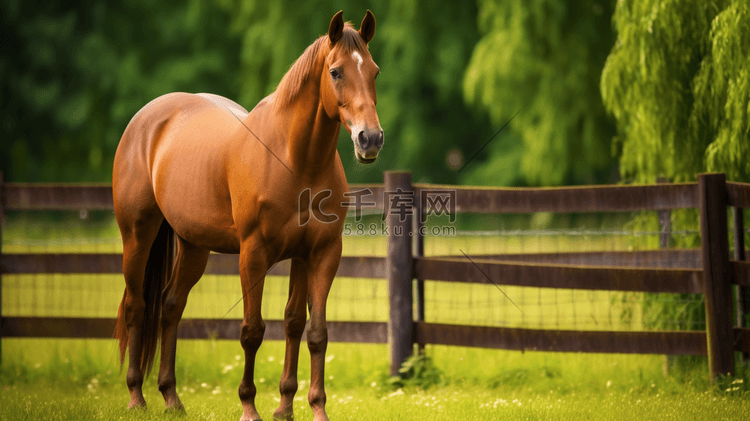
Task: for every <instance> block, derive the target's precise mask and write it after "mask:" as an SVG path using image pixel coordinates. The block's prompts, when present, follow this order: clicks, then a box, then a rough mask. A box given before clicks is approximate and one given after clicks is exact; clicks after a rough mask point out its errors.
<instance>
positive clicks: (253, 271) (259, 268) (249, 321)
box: [239, 247, 269, 421]
mask: <svg viewBox="0 0 750 421" xmlns="http://www.w3.org/2000/svg"><path fill="white" fill-rule="evenodd" d="M268 267H269V264H268V260H267V258H266V256H265V253H264V252H262V251H258V250H254V249H253V248H252V247H243V248H242V250H241V251H240V281H241V283H242V302H243V305H244V317H243V320H242V328H241V331H240V343H241V344H242V349H243V350H244V351H245V371H244V373H243V375H242V382H241V383H240V388H239V396H240V401H241V403H242V418H240V421H251V420H260V419H261V418H260V414H258V410H257V408H256V407H255V394H256V392H257V389H256V388H255V381H254V378H253V376H254V373H255V355H256V353H257V352H258V348H260V344H261V343H262V342H263V334H264V333H265V331H266V324H265V322H264V321H263V317H262V316H261V311H260V310H261V301H262V299H263V284H264V282H265V279H266V271H267V270H268Z"/></svg>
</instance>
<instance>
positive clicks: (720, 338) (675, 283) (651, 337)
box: [0, 172, 750, 378]
mask: <svg viewBox="0 0 750 421" xmlns="http://www.w3.org/2000/svg"><path fill="white" fill-rule="evenodd" d="M384 179H385V184H384V185H383V184H380V185H352V186H351V187H350V188H351V190H352V191H357V190H360V189H363V188H369V189H370V191H371V196H370V197H372V198H373V199H375V200H374V202H375V203H374V205H373V206H374V207H376V208H378V209H381V210H384V212H386V214H387V218H386V224H387V225H386V226H387V228H388V230H389V232H390V235H389V236H388V253H387V257H385V258H382V257H371V256H363V257H343V258H342V261H341V265H340V267H339V271H338V276H349V277H358V278H372V279H383V278H386V279H388V288H389V304H390V313H389V321H388V323H381V322H329V323H328V332H329V339H330V340H331V341H336V342H369V343H389V344H390V348H391V371H392V373H394V374H395V373H397V370H398V368H399V367H400V365H401V363H402V362H403V361H404V359H405V358H407V357H408V356H409V355H410V354H411V353H412V352H413V348H414V344H418V345H419V346H420V347H421V346H424V345H425V344H441V345H459V346H471V347H484V348H498V349H514V350H539V351H561V352H610V353H640V354H671V355H680V354H683V355H707V356H708V357H709V367H710V374H711V377H712V378H714V377H715V376H717V375H719V374H726V373H733V372H734V359H735V358H734V352H735V351H741V352H744V353H747V352H750V329H748V328H746V327H742V326H740V323H739V318H738V323H737V326H735V323H734V321H733V319H732V312H733V310H732V309H733V303H732V291H731V288H732V284H735V285H737V286H739V288H740V294H739V295H741V296H744V297H747V296H748V291H750V263H748V262H746V258H747V252H746V251H744V250H745V246H744V243H743V240H744V237H743V235H742V233H743V221H742V209H743V208H747V207H750V184H745V183H732V182H726V181H725V177H724V175H723V174H702V175H700V176H699V177H698V182H696V183H674V184H655V185H634V186H583V187H560V188H480V187H462V186H437V185H428V184H412V182H411V176H410V174H409V173H405V172H388V173H386V174H385V176H384ZM436 190H441V191H444V192H452V193H451V194H452V196H451V200H452V201H453V202H452V203H453V204H454V205H455V208H454V210H455V211H456V212H459V213H461V212H471V213H533V212H621V211H637V210H655V211H662V212H664V211H668V210H672V209H680V208H698V209H699V210H700V218H701V249H696V250H676V249H666V250H655V251H640V252H585V253H536V254H514V255H510V254H506V255H484V256H463V255H461V256H448V257H425V256H424V253H423V243H422V242H423V237H422V236H421V235H420V226H421V225H420V223H421V220H422V218H421V217H419V218H413V215H412V213H407V214H405V215H404V214H400V213H397V212H391V211H390V210H391V209H390V207H391V205H392V203H391V202H390V200H388V197H389V193H390V192H398V191H400V192H402V193H408V194H410V195H411V197H413V198H414V200H413V201H412V202H411V203H412V204H413V208H414V210H415V211H416V212H414V214H416V215H423V214H425V213H427V212H429V209H428V208H427V207H425V206H424V204H423V202H422V200H420V199H419V198H420V197H422V196H423V193H426V192H432V191H436ZM727 206H731V207H733V210H734V224H733V227H734V230H735V235H734V238H735V256H734V259H732V260H730V256H729V244H728V232H727V229H728V221H727ZM81 209H89V210H111V209H112V194H111V189H110V186H109V185H85V186H84V185H41V184H18V183H3V182H2V174H0V218H1V217H2V216H3V215H4V214H5V211H8V210H75V211H79V210H81ZM1 226H2V225H1V224H0V227H1ZM0 229H1V228H0ZM1 233H2V232H1V231H0V234H1ZM397 233H400V234H402V235H397ZM412 239H414V241H412ZM743 251H744V252H743ZM285 263H286V264H285ZM605 265H606V266H605ZM121 270H122V260H121V255H120V254H54V253H52V254H3V253H2V245H1V244H0V274H30V273H100V274H104V273H109V274H119V273H121ZM206 273H210V274H238V273H239V267H238V259H237V256H233V255H221V254H212V255H211V256H210V259H209V264H208V267H207V269H206ZM288 273H289V265H288V262H282V264H279V265H277V266H276V267H274V268H273V270H272V271H271V272H270V273H269V274H271V275H287V274H288ZM413 280H416V284H417V285H416V297H412V291H413ZM425 281H431V282H446V281H447V282H467V283H480V284H491V283H495V284H502V285H516V286H529V287H543V288H568V289H584V290H614V291H642V292H662V293H699V294H704V295H705V306H706V327H707V330H706V331H648V332H619V331H611V332H608V331H572V330H541V329H522V328H498V327H481V326H458V325H446V324H434V323H427V322H426V321H425V319H424V299H425V297H424V282H425ZM1 282H2V278H0V286H1ZM1 291H2V288H0V294H1ZM414 300H416V309H417V314H416V318H415V315H414V314H413V312H412V308H413V304H414ZM741 302H742V300H739V301H738V305H739V308H738V311H737V314H738V315H741V314H744V313H747V312H748V309H747V308H744V307H743V306H742V305H740V304H741ZM0 303H2V296H1V295H0ZM0 316H2V308H1V307H0ZM113 329H114V319H101V318H63V317H55V318H50V317H4V316H3V317H1V318H0V337H73V338H107V337H111V334H112V331H113ZM239 331H240V324H239V322H238V321H237V320H227V319H186V320H183V321H182V322H181V324H180V328H179V337H181V338H195V339H197V338H218V339H236V338H238V337H239V333H240V332H239ZM265 338H266V339H275V340H281V339H284V328H283V322H282V321H279V320H269V321H267V328H266V333H265Z"/></svg>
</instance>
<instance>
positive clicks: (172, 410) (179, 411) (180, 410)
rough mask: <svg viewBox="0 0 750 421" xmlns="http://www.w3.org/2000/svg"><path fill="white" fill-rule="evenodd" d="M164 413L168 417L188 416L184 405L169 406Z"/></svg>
mask: <svg viewBox="0 0 750 421" xmlns="http://www.w3.org/2000/svg"><path fill="white" fill-rule="evenodd" d="M164 413H165V414H168V415H186V414H187V411H185V407H184V406H182V405H175V406H168V407H166V408H164Z"/></svg>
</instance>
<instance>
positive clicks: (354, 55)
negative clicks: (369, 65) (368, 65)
mask: <svg viewBox="0 0 750 421" xmlns="http://www.w3.org/2000/svg"><path fill="white" fill-rule="evenodd" d="M352 58H353V59H355V60H357V70H359V73H362V56H361V55H359V51H355V52H353V53H352Z"/></svg>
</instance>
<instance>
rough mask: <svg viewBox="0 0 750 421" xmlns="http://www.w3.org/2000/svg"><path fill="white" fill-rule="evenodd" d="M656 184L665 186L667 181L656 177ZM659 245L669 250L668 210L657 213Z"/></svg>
mask: <svg viewBox="0 0 750 421" xmlns="http://www.w3.org/2000/svg"><path fill="white" fill-rule="evenodd" d="M656 182H657V184H665V183H668V182H669V181H668V180H667V179H666V178H665V177H658V178H657V179H656ZM659 228H660V229H659V232H660V234H659V243H660V244H659V245H660V247H661V248H663V249H666V248H669V235H670V233H671V231H672V212H671V211H670V210H669V209H666V210H660V211H659Z"/></svg>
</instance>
